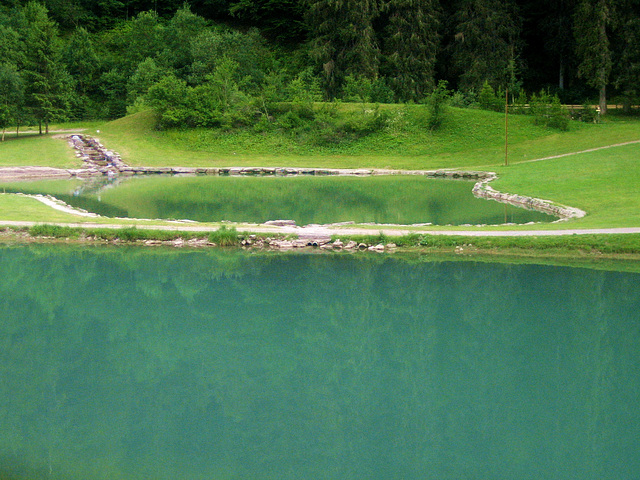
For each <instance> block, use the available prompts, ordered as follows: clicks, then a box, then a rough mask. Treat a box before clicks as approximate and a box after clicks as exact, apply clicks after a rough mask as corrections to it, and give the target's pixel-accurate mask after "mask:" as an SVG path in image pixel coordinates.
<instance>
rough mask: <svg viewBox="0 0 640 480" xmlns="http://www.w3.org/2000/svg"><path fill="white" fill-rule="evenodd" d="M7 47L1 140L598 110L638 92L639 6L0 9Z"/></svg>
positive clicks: (469, 3) (323, 2) (265, 0)
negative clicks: (446, 104) (434, 102)
mask: <svg viewBox="0 0 640 480" xmlns="http://www.w3.org/2000/svg"><path fill="white" fill-rule="evenodd" d="M0 39H2V41H1V42H0V126H2V128H3V129H4V128H5V127H7V126H8V125H16V124H17V125H20V124H25V123H32V122H37V123H40V124H41V125H43V126H44V128H45V130H46V127H47V125H48V123H49V122H51V121H52V120H60V119H87V118H96V117H99V118H115V117H119V116H122V115H124V114H125V113H126V112H127V107H129V109H130V111H133V110H135V109H139V108H145V107H146V106H149V105H150V106H154V107H156V108H157V109H159V110H160V111H161V114H162V116H163V119H164V123H165V124H166V125H167V126H170V125H182V124H188V125H195V126H211V125H218V124H224V123H229V122H232V123H233V122H240V123H242V122H243V121H245V120H246V121H251V122H255V121H256V118H260V117H261V115H260V112H262V114H264V117H265V118H267V119H268V118H269V117H271V116H273V115H274V114H277V113H278V112H277V111H276V110H277V109H278V108H281V107H277V106H276V104H277V103H278V102H280V103H282V102H293V103H295V104H296V105H297V106H296V108H294V109H293V110H294V113H295V115H294V117H295V116H298V117H299V116H304V115H307V114H309V112H308V108H307V107H308V106H309V105H311V103H312V102H313V101H315V100H331V99H336V98H337V99H342V100H344V101H353V100H356V101H362V102H365V101H367V102H368V101H371V102H380V103H383V102H421V101H424V100H425V98H428V97H429V95H431V94H432V92H433V91H434V88H435V86H436V84H437V82H438V81H440V80H444V81H446V82H448V86H449V88H450V89H454V90H457V91H458V92H459V98H458V99H459V103H461V104H464V103H465V102H466V103H474V102H477V101H478V97H479V95H480V93H481V92H482V90H483V88H485V89H486V86H487V85H488V86H490V87H491V88H492V89H493V90H494V91H499V90H501V91H504V90H505V89H508V90H509V92H510V94H511V95H512V98H514V99H515V98H518V97H520V98H521V99H522V98H523V95H526V94H527V93H528V94H529V96H530V94H532V93H537V92H539V91H540V90H542V89H545V90H546V91H550V92H551V93H552V94H557V95H558V96H559V98H560V100H561V101H562V102H564V103H583V102H593V101H594V100H595V99H596V98H598V101H599V103H600V104H601V111H602V112H603V113H604V112H605V109H606V102H607V98H611V97H612V96H615V99H616V102H617V103H623V104H624V105H625V106H626V107H627V108H628V107H629V106H630V105H632V104H633V103H635V102H637V98H638V93H639V89H640V0H528V1H525V0H455V1H452V2H446V3H445V2H442V3H440V2H439V1H438V0H357V1H356V0H235V1H233V0H193V1H191V2H184V3H183V2H182V1H176V0H152V1H142V0H118V1H116V0H104V1H101V2H89V1H87V0H46V1H44V2H35V1H33V2H29V3H26V4H23V2H20V1H17V0H2V1H0ZM525 98H526V97H525ZM132 109H133V110H132ZM290 111H291V109H290V108H288V107H287V109H286V112H285V113H289V112H290ZM243 119H244V120H243ZM290 120H291V121H292V122H294V123H295V121H296V119H295V118H293V119H290Z"/></svg>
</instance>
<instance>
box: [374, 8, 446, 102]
mask: <svg viewBox="0 0 640 480" xmlns="http://www.w3.org/2000/svg"><path fill="white" fill-rule="evenodd" d="M438 7H439V6H438V3H437V0H391V1H390V2H389V4H388V9H389V10H388V13H389V24H388V26H387V28H386V36H385V38H386V41H385V49H384V53H385V59H386V61H387V63H388V66H389V68H388V78H389V79H390V82H391V85H392V87H393V89H394V91H395V92H396V96H397V97H398V99H400V100H404V101H408V100H413V101H418V100H421V99H422V98H424V97H425V96H426V95H427V93H428V92H430V91H431V90H432V89H433V87H434V70H435V63H436V54H437V51H438V45H439V35H438V26H439V19H438V13H439V8H438Z"/></svg>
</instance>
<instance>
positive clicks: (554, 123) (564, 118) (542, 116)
mask: <svg viewBox="0 0 640 480" xmlns="http://www.w3.org/2000/svg"><path fill="white" fill-rule="evenodd" d="M529 105H530V109H529V110H530V112H531V114H532V115H533V122H534V123H535V124H536V125H545V126H547V127H551V128H556V129H558V130H563V131H564V130H568V129H569V114H568V113H567V112H566V110H565V109H564V107H563V106H562V104H561V103H560V99H559V98H558V96H557V95H553V96H551V95H550V94H549V92H547V91H544V90H542V91H541V92H540V93H539V94H538V95H536V94H534V95H533V96H532V97H531V101H530V102H529Z"/></svg>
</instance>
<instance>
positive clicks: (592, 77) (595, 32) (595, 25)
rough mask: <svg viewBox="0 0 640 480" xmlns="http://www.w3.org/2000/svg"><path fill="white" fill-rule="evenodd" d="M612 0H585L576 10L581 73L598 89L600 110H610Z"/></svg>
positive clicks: (580, 75)
mask: <svg viewBox="0 0 640 480" xmlns="http://www.w3.org/2000/svg"><path fill="white" fill-rule="evenodd" d="M612 3H613V2H612V0H582V1H581V2H580V4H579V5H578V9H577V11H576V18H575V24H574V29H575V30H574V32H575V38H576V53H577V56H578V58H579V59H580V65H579V66H578V76H579V77H581V78H583V79H584V80H585V81H586V82H587V84H588V85H590V86H592V87H594V88H596V89H598V92H599V96H600V100H599V104H600V113H601V114H602V115H604V114H606V113H607V85H608V83H609V75H610V74H611V66H612V62H611V48H610V41H609V31H608V30H609V27H610V26H611V23H612V19H613V11H612V8H613V4H612Z"/></svg>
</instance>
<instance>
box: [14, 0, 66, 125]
mask: <svg viewBox="0 0 640 480" xmlns="http://www.w3.org/2000/svg"><path fill="white" fill-rule="evenodd" d="M21 13H22V15H23V17H22V20H23V22H22V25H23V27H24V30H23V32H21V33H22V35H23V38H24V48H25V61H24V62H25V63H24V69H23V75H24V80H25V87H26V88H25V93H26V103H27V106H28V107H29V108H30V110H31V113H32V115H33V116H34V117H35V119H36V120H38V123H39V125H40V133H42V123H44V124H45V131H46V132H47V133H48V131H49V122H50V121H51V120H52V119H54V118H56V117H60V116H61V115H63V114H64V113H65V112H66V110H67V108H68V100H69V98H68V95H69V93H70V86H71V85H70V78H69V75H68V73H67V72H66V70H65V69H64V66H63V64H62V61H61V51H60V43H59V38H58V29H57V27H56V25H55V23H54V22H53V21H52V20H50V19H49V16H48V14H47V10H46V8H45V7H44V6H42V5H41V4H39V3H36V2H29V3H27V4H26V5H25V6H24V7H23V9H22V12H21Z"/></svg>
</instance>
